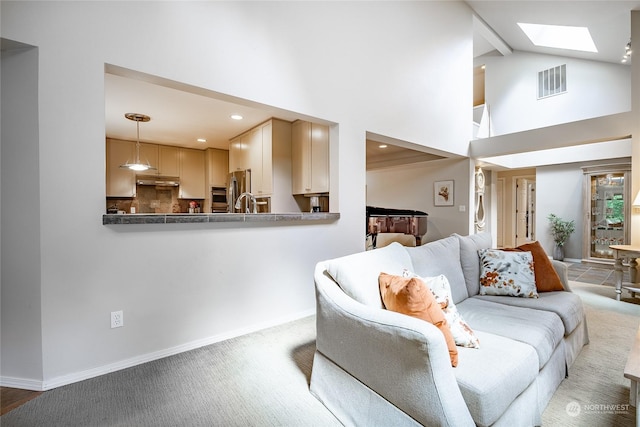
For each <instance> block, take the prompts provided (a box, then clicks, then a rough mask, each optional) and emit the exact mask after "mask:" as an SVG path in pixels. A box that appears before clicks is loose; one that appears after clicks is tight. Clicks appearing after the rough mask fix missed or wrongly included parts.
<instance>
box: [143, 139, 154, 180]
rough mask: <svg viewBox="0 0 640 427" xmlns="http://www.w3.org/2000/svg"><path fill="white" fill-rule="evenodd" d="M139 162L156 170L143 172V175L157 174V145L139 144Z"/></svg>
mask: <svg viewBox="0 0 640 427" xmlns="http://www.w3.org/2000/svg"><path fill="white" fill-rule="evenodd" d="M140 161H141V162H142V163H144V164H148V165H151V166H152V167H154V168H156V169H149V170H146V171H144V173H143V175H157V174H158V170H157V168H158V144H149V143H148V142H141V143H140Z"/></svg>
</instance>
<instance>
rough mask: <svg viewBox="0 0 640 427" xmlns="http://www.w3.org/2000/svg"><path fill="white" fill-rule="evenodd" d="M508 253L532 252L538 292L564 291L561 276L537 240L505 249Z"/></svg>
mask: <svg viewBox="0 0 640 427" xmlns="http://www.w3.org/2000/svg"><path fill="white" fill-rule="evenodd" d="M505 250H506V251H519V252H531V255H532V256H533V274H534V275H535V276H536V288H537V289H538V292H551V291H564V286H562V282H561V281H560V276H558V273H556V269H555V268H553V264H552V263H551V260H550V259H549V257H548V256H547V253H546V252H545V251H544V249H543V248H542V245H540V242H538V241H537V240H536V241H535V242H531V243H525V244H524V245H520V246H518V247H517V248H513V249H505Z"/></svg>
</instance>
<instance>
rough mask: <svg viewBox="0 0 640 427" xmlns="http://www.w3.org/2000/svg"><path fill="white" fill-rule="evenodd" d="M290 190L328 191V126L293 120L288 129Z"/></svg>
mask: <svg viewBox="0 0 640 427" xmlns="http://www.w3.org/2000/svg"><path fill="white" fill-rule="evenodd" d="M291 163H292V164H291V175H292V176H291V178H292V189H293V194H318V193H328V192H329V127H328V126H324V125H319V124H317V123H311V122H307V121H303V120H297V121H295V122H294V123H293V125H292V130H291Z"/></svg>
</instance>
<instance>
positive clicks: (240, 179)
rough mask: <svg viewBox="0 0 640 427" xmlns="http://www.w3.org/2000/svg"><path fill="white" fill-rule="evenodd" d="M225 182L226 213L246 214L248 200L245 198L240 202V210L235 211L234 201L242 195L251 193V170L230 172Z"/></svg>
mask: <svg viewBox="0 0 640 427" xmlns="http://www.w3.org/2000/svg"><path fill="white" fill-rule="evenodd" d="M227 182H228V188H227V195H228V197H227V200H228V202H229V208H228V212H231V213H234V212H246V211H247V204H248V203H249V199H248V198H247V197H245V198H244V199H243V200H242V204H241V206H240V209H236V208H235V205H236V200H238V197H239V196H240V195H241V194H242V193H245V192H248V193H250V192H251V169H246V170H242V171H236V172H231V173H230V174H229V177H228V178H227Z"/></svg>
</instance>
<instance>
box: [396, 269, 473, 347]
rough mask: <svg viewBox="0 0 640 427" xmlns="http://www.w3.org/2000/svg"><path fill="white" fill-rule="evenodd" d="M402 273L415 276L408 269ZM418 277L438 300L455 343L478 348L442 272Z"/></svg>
mask: <svg viewBox="0 0 640 427" xmlns="http://www.w3.org/2000/svg"><path fill="white" fill-rule="evenodd" d="M404 275H405V276H407V277H412V276H416V275H415V274H413V273H411V272H408V271H405V272H404ZM416 277H419V276H416ZM420 279H422V281H423V282H424V283H425V284H426V285H427V286H428V287H429V289H431V292H432V293H433V295H434V296H435V298H436V302H438V304H439V305H440V308H442V311H443V312H444V317H445V318H446V319H447V324H448V325H449V329H451V334H452V335H453V340H454V341H455V343H456V345H457V346H460V347H468V348H480V341H479V340H478V337H476V335H475V334H474V333H473V330H472V329H471V328H470V327H469V325H468V324H467V322H466V321H465V320H464V319H463V318H462V315H461V314H460V313H459V312H458V309H457V308H456V305H455V304H454V302H453V297H452V296H451V285H450V284H449V280H447V277H446V276H445V275H444V274H440V275H438V276H435V277H420Z"/></svg>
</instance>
